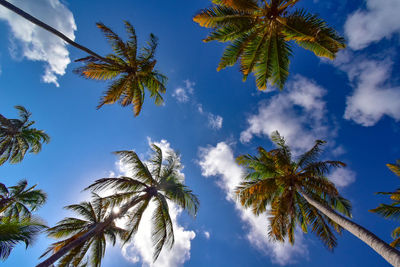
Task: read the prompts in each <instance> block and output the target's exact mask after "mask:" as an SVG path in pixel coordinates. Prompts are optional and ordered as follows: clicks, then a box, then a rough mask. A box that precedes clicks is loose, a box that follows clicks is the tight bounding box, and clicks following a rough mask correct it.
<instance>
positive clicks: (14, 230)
mask: <svg viewBox="0 0 400 267" xmlns="http://www.w3.org/2000/svg"><path fill="white" fill-rule="evenodd" d="M45 228H46V226H45V225H44V224H43V223H42V222H41V221H40V220H38V219H36V218H25V219H22V220H19V219H17V218H8V217H3V218H1V220H0V259H2V260H5V259H7V258H8V256H9V255H10V253H11V251H12V249H13V248H14V247H15V246H16V245H17V244H18V243H25V245H26V247H28V246H30V245H32V243H33V242H34V241H35V238H36V236H37V235H38V234H39V233H40V232H41V231H42V230H44V229H45Z"/></svg>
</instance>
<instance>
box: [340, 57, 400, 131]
mask: <svg viewBox="0 0 400 267" xmlns="http://www.w3.org/2000/svg"><path fill="white" fill-rule="evenodd" d="M334 64H335V65H336V66H337V67H339V68H340V69H341V70H343V71H345V72H346V73H347V75H348V77H349V80H350V82H351V83H352V86H353V87H354V91H353V93H352V95H350V96H348V97H347V100H346V110H345V113H344V118H345V119H347V120H353V121H354V122H356V123H358V124H361V125H363V126H373V125H375V124H376V123H377V122H378V121H379V120H380V119H381V118H382V117H383V116H385V115H386V116H389V117H392V118H393V119H395V120H396V121H398V120H400V102H399V99H400V87H399V86H392V85H391V84H390V83H389V79H390V75H391V72H392V65H393V62H392V61H391V60H389V59H385V60H372V59H367V58H363V57H360V56H359V57H355V56H354V55H352V54H351V53H342V54H340V55H339V61H338V62H335V63H334Z"/></svg>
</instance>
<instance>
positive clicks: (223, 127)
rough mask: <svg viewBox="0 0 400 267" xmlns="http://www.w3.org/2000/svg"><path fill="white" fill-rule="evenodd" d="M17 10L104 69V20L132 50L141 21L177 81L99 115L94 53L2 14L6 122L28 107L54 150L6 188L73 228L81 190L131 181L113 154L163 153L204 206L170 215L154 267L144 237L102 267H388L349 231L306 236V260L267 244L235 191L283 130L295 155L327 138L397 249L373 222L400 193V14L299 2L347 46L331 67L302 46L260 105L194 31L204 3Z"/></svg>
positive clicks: (344, 174)
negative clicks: (168, 241)
mask: <svg viewBox="0 0 400 267" xmlns="http://www.w3.org/2000/svg"><path fill="white" fill-rule="evenodd" d="M10 2H11V3H13V4H15V5H16V6H18V7H20V8H21V9H23V10H25V11H27V12H28V13H30V14H32V15H33V16H36V17H37V18H39V19H41V20H43V21H44V22H46V23H48V24H50V25H52V26H53V27H55V28H57V29H58V30H60V31H61V32H63V33H64V34H66V35H67V36H69V37H70V38H72V39H75V41H76V42H78V43H81V44H82V45H84V46H87V47H89V48H90V49H92V50H93V51H95V52H96V53H99V54H101V55H105V54H108V53H110V52H111V49H110V47H109V45H108V43H107V42H106V40H105V39H104V37H103V36H102V34H101V33H100V31H99V30H98V29H97V28H96V26H95V23H96V22H99V21H101V22H103V23H104V24H105V25H107V26H109V27H110V28H112V29H113V30H114V31H115V32H116V33H118V34H120V36H121V37H123V38H125V37H126V35H125V30H124V27H123V26H124V25H123V20H128V21H130V22H131V23H132V25H133V26H134V27H135V29H136V31H137V35H138V41H139V45H142V44H144V42H146V41H147V40H148V37H149V34H150V33H154V34H155V35H156V36H157V37H158V38H159V47H158V49H157V54H156V58H157V67H156V68H157V69H158V70H159V71H160V72H161V73H163V74H165V75H166V76H168V78H169V79H168V84H167V92H166V94H165V95H164V100H165V104H164V105H162V106H156V105H155V104H154V102H153V101H152V99H150V98H148V97H146V98H145V103H144V105H143V109H142V112H141V114H140V115H139V116H138V117H136V118H135V117H134V116H133V112H132V109H131V107H127V108H122V107H120V106H118V105H106V106H104V107H103V108H101V109H100V110H96V106H97V104H98V102H99V99H100V96H101V95H102V92H103V91H104V90H105V89H106V86H107V83H103V82H96V81H91V80H85V79H83V78H81V77H79V76H78V75H75V74H74V73H73V72H72V70H73V69H74V68H76V67H78V66H80V65H79V63H75V62H74V60H76V59H78V58H81V57H84V56H85V54H84V53H83V52H81V51H79V50H77V49H75V48H73V47H71V46H69V45H65V44H64V43H63V42H62V41H61V40H60V39H58V38H57V37H55V36H52V35H51V34H49V33H47V32H45V31H43V30H42V29H38V28H37V27H35V26H33V25H32V24H30V23H29V22H26V21H25V20H24V19H22V18H19V17H18V16H16V15H14V14H12V13H10V12H8V11H7V10H5V9H4V8H3V7H0V33H1V38H2V42H0V113H1V114H3V115H4V116H5V117H8V118H15V117H16V116H17V113H16V111H15V109H14V108H13V107H14V106H15V105H23V106H25V107H26V108H27V109H28V110H29V111H30V112H32V114H33V115H32V119H33V120H35V121H36V124H35V126H36V127H37V128H39V129H44V130H45V131H46V132H47V133H48V134H49V135H50V136H51V138H52V139H51V142H50V143H49V144H48V145H45V146H44V147H43V150H42V152H40V153H39V154H37V155H27V156H26V157H25V159H24V160H23V161H22V162H21V163H19V164H14V165H12V164H8V163H6V164H4V165H2V166H0V178H1V182H2V183H5V184H6V185H8V186H11V185H14V184H16V182H17V181H19V180H20V179H23V178H26V179H27V180H28V182H29V184H36V183H37V184H38V188H41V189H43V190H44V191H45V192H47V194H48V202H47V204H46V205H45V206H44V207H43V208H41V209H40V210H39V212H38V215H39V216H40V217H41V218H43V219H44V220H45V221H46V222H47V224H48V225H50V226H52V225H54V224H55V223H56V222H58V221H59V220H61V219H62V218H64V217H65V216H70V215H71V214H70V213H68V212H67V211H65V210H63V209H62V207H63V206H66V205H70V204H75V203H78V202H80V201H84V200H87V199H88V196H89V195H88V193H87V192H82V190H83V188H85V187H86V186H88V185H89V184H90V183H92V182H93V181H94V180H95V179H98V178H103V177H110V176H118V175H121V174H127V170H126V169H125V168H124V166H123V165H121V164H120V163H119V160H118V158H117V157H116V156H115V155H113V154H112V153H111V152H113V151H117V150H132V149H133V150H135V151H136V152H137V153H138V154H139V155H140V157H141V158H142V159H143V160H145V159H147V158H148V156H149V152H150V149H149V143H152V142H155V143H157V144H159V145H160V146H161V147H162V148H163V149H164V151H168V150H169V149H174V150H177V151H179V152H180V154H181V160H182V163H183V165H184V166H185V167H184V169H183V171H182V172H183V174H184V176H185V182H186V184H187V185H188V186H189V187H190V188H191V189H192V190H193V191H194V193H196V194H197V195H198V196H199V199H200V202H201V206H200V210H199V213H198V216H197V218H196V219H195V220H194V219H193V218H191V217H189V216H187V215H186V214H185V213H184V212H182V211H181V210H179V209H177V208H176V207H175V206H172V208H171V216H172V217H173V220H174V226H175V234H176V236H175V239H176V244H175V247H174V248H173V249H172V250H171V251H168V250H164V251H163V252H162V253H161V254H160V258H159V260H158V261H157V262H156V263H154V264H153V263H152V260H151V242H150V237H149V234H150V228H149V225H148V224H143V225H142V226H141V227H140V229H139V233H138V234H137V236H136V237H135V240H134V242H132V243H131V244H128V245H127V246H125V247H124V248H123V249H121V248H120V246H115V247H111V246H110V245H109V246H108V247H107V253H106V256H105V258H104V260H103V264H102V265H103V266H105V267H107V266H149V265H150V266H171V267H172V266H207V265H209V266H286V265H288V266H321V265H322V264H323V265H324V266H325V267H328V266H332V267H333V266H387V263H386V262H385V261H384V260H383V259H382V258H381V257H380V256H379V255H377V254H376V253H375V252H374V251H373V250H372V249H370V248H369V247H367V246H366V245H365V244H363V243H362V242H361V241H360V240H358V239H356V238H355V237H353V236H352V235H351V234H349V233H348V232H344V233H343V235H342V236H339V237H338V246H337V248H336V249H335V250H334V252H330V251H328V250H327V249H325V248H324V247H323V245H322V243H321V242H320V241H319V240H318V239H317V238H316V237H315V236H314V235H313V234H312V233H309V234H307V235H304V234H302V233H301V232H300V231H299V232H298V233H297V235H296V244H295V246H290V245H288V244H284V245H281V244H275V243H271V242H269V241H268V238H267V227H268V223H267V219H266V216H260V217H255V216H254V215H252V214H251V212H250V211H249V210H243V208H241V207H240V206H239V204H238V203H236V202H235V201H234V198H233V195H232V190H233V189H234V188H235V186H236V185H237V184H238V183H239V181H240V176H241V174H242V172H243V170H242V169H241V167H239V166H237V165H236V163H235V161H234V159H235V157H237V156H238V155H241V154H247V153H249V154H255V153H256V148H257V147H258V146H260V145H261V146H263V147H265V148H266V149H271V148H273V146H272V143H271V142H270V139H269V135H270V134H271V132H273V131H275V130H278V131H279V132H280V133H281V134H282V135H283V136H285V138H286V139H287V141H288V143H289V145H290V146H291V147H292V148H293V150H294V152H295V154H296V155H298V154H300V153H301V152H304V151H305V150H307V149H308V148H310V147H311V146H312V145H313V143H314V140H316V139H323V140H326V141H327V144H326V146H325V150H326V151H325V153H324V154H323V159H336V160H341V161H343V162H345V163H347V165H348V167H347V168H345V169H340V170H338V171H336V172H333V173H331V174H330V175H329V178H330V179H331V180H332V181H333V182H334V183H335V184H336V185H337V186H338V188H339V190H340V192H341V194H342V195H343V196H344V197H346V198H348V199H349V200H350V201H351V202H352V204H353V219H354V220H355V221H356V222H357V223H359V224H361V225H362V226H364V227H366V228H367V229H369V230H371V231H372V232H374V233H375V234H376V235H378V236H379V237H381V238H382V239H383V240H385V241H387V242H390V241H391V237H390V233H391V231H392V230H393V229H394V228H395V227H396V226H397V225H396V223H394V222H391V221H387V220H384V219H383V218H381V217H379V216H378V215H376V214H373V213H370V212H368V210H369V209H372V208H375V207H377V206H378V204H379V203H382V202H386V203H388V202H389V200H388V199H387V198H385V197H383V196H376V195H375V194H374V193H375V192H378V191H391V190H394V189H395V188H397V187H398V184H399V183H398V180H397V179H398V178H397V177H396V176H395V175H394V174H393V173H391V172H390V171H389V170H388V169H387V167H386V166H385V164H386V163H393V162H395V161H396V159H399V158H400V144H399V134H400V125H399V120H400V77H399V75H398V69H399V67H400V64H399V63H400V61H399V53H398V51H399V44H400V43H399V40H400V39H399V34H400V23H399V22H398V21H399V20H398V14H399V13H400V1H398V0H385V1H382V0H365V1H361V0H352V1H347V0H338V1H321V0H319V1H318V0H303V1H300V2H299V4H298V5H299V7H304V8H307V9H308V10H309V11H311V12H313V13H318V14H319V15H320V16H321V17H322V18H324V19H325V20H326V21H327V22H328V23H329V25H331V26H333V27H334V28H335V29H337V30H338V32H339V33H340V34H342V35H343V36H344V37H345V38H346V40H347V44H348V48H347V49H346V50H344V51H342V52H340V53H339V55H338V57H337V59H336V60H335V61H327V60H321V59H320V58H318V57H316V56H315V55H314V54H313V53H311V52H309V51H306V50H303V49H300V48H295V49H294V51H293V56H292V58H291V65H290V76H289V80H288V82H287V84H286V86H285V88H284V90H283V91H281V92H280V91H279V90H276V89H274V88H269V89H268V90H267V91H265V92H260V91H257V89H256V86H255V82H254V78H253V76H252V77H251V78H250V77H249V79H248V80H247V81H246V82H242V77H241V73H240V72H239V68H238V66H234V67H230V68H227V69H224V70H221V71H219V72H217V71H216V68H217V65H218V62H219V59H220V57H221V55H222V51H223V49H224V47H225V44H221V43H216V42H211V43H203V42H202V39H203V38H205V37H206V35H207V33H208V30H207V29H205V28H201V27H200V26H198V25H197V24H196V23H194V22H193V21H192V17H193V15H195V14H196V12H198V11H199V10H200V9H202V8H205V7H208V6H209V5H210V1H208V0H191V1H186V0H172V1H159V0H148V1H138V0H134V1H132V0H118V1H114V2H112V3H111V2H110V1H105V0H98V1H96V4H95V5H94V4H93V2H92V1H78V0H68V1H67V0H35V1H24V0H12V1H11V0H10ZM150 215H151V214H148V216H150ZM145 220H146V217H145V218H144V222H145ZM52 241H53V240H50V239H48V238H46V237H45V236H44V235H42V236H40V238H38V240H37V242H36V243H35V245H34V246H33V247H31V248H29V249H28V250H25V248H24V247H23V246H21V245H20V246H17V247H16V248H15V249H14V251H13V252H12V254H11V256H10V257H9V258H8V260H7V261H5V262H2V263H1V264H2V265H3V266H34V265H35V264H37V263H38V262H39V261H38V257H39V256H40V255H41V254H42V253H43V252H44V250H45V249H46V247H47V246H48V244H49V243H51V242H52Z"/></svg>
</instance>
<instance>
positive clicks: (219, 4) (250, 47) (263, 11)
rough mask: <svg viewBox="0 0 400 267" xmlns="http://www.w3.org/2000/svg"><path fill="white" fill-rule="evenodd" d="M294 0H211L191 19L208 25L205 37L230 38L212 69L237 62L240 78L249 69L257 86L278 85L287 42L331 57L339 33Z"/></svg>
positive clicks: (340, 42) (284, 73) (283, 76)
mask: <svg viewBox="0 0 400 267" xmlns="http://www.w3.org/2000/svg"><path fill="white" fill-rule="evenodd" d="M297 2H299V0H262V1H261V0H212V3H213V4H214V5H213V6H211V7H209V8H206V9H203V10H201V11H200V12H199V13H198V14H197V15H196V16H195V17H194V18H193V20H194V21H195V22H197V23H198V24H199V25H200V26H203V27H207V28H211V29H212V30H211V33H210V34H209V36H208V37H207V38H206V39H204V41H205V42H209V41H214V40H216V41H220V42H230V44H229V45H228V46H227V47H226V49H225V51H224V53H223V56H222V58H221V61H220V63H219V65H218V69H217V70H221V69H223V68H225V67H227V66H233V65H234V64H235V63H236V62H238V61H239V62H240V71H241V72H242V73H243V80H246V79H247V76H248V75H249V74H250V73H252V72H253V73H254V75H255V77H256V84H257V87H258V89H260V90H265V89H266V88H267V83H268V82H269V83H271V84H272V85H276V86H278V87H279V88H280V89H283V87H284V84H285V82H286V80H287V78H288V75H289V63H290V59H289V58H290V56H291V55H292V46H293V42H294V43H296V44H297V45H299V46H301V47H303V48H305V49H307V50H310V51H312V52H314V54H315V55H317V56H319V57H326V58H329V59H333V58H335V55H336V53H337V52H338V51H339V50H340V49H342V48H345V41H344V38H343V37H341V36H339V35H338V34H337V33H336V31H335V30H334V29H333V28H331V27H329V26H328V25H327V24H326V22H325V21H324V20H323V19H321V18H319V17H318V16H317V15H315V14H311V13H309V12H307V11H306V10H303V9H294V6H295V4H296V3H297Z"/></svg>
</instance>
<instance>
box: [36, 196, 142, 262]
mask: <svg viewBox="0 0 400 267" xmlns="http://www.w3.org/2000/svg"><path fill="white" fill-rule="evenodd" d="M146 197H148V194H145V195H142V196H139V197H137V198H134V199H132V200H131V201H130V202H128V203H126V204H125V205H124V206H122V208H121V210H120V212H119V213H114V212H111V214H110V215H109V216H108V217H107V219H105V220H104V222H102V223H100V224H98V225H96V226H95V227H93V228H91V229H90V230H88V231H87V232H86V233H85V234H83V235H82V236H80V237H79V238H77V239H75V240H74V241H72V242H71V243H69V244H67V245H65V246H64V247H62V248H61V249H60V250H58V251H57V252H56V253H54V254H53V255H51V256H50V257H49V258H48V259H46V260H45V261H43V262H41V263H39V264H38V265H36V267H48V266H51V265H52V264H53V263H55V262H56V261H57V260H59V259H60V258H61V257H62V256H64V255H65V254H66V253H67V252H68V251H70V250H71V249H73V248H75V247H77V246H79V245H81V244H83V243H84V242H86V241H88V240H89V239H90V238H92V237H94V236H95V235H97V234H100V233H102V232H103V231H104V229H105V228H106V227H107V226H109V225H110V224H111V223H112V222H113V221H114V220H115V219H118V218H120V217H122V216H124V215H125V213H126V212H127V211H128V210H129V209H131V208H132V207H133V206H135V205H136V204H138V203H139V202H140V201H142V200H144V199H145V198H146Z"/></svg>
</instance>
